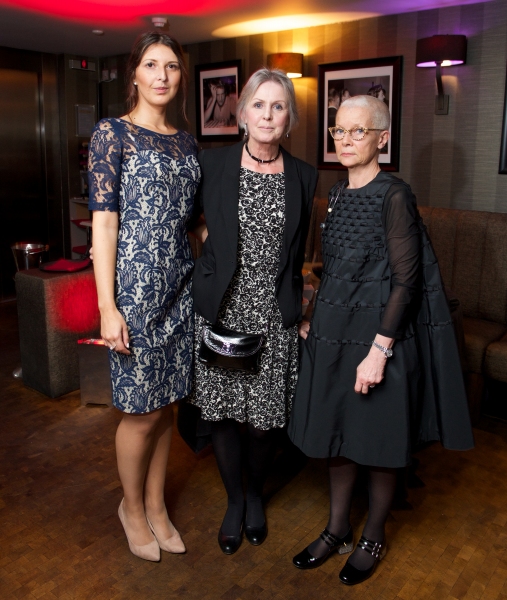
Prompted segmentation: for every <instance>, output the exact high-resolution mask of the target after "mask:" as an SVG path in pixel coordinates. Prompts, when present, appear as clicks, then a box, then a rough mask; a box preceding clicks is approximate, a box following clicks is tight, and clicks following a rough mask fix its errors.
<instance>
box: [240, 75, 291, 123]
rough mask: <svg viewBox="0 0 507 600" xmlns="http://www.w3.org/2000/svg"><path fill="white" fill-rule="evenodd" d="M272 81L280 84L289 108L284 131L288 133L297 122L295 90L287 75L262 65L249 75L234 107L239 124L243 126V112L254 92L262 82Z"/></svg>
mask: <svg viewBox="0 0 507 600" xmlns="http://www.w3.org/2000/svg"><path fill="white" fill-rule="evenodd" d="M268 81H273V82H274V83H278V84H279V85H281V86H282V88H283V90H284V92H285V97H286V99H287V107H288V110H289V124H288V125H287V130H286V132H285V133H289V131H290V130H291V129H293V128H294V127H296V125H297V124H298V122H299V115H298V107H297V104H296V92H295V91H294V85H293V83H292V81H291V80H290V79H289V78H288V77H287V75H286V74H285V73H284V72H283V71H281V70H280V69H268V68H267V67H263V68H262V69H259V70H258V71H255V73H253V74H252V75H251V76H250V79H249V80H248V81H247V82H246V84H245V87H244V88H243V90H242V92H241V94H240V96H239V100H238V105H237V108H236V114H237V115H238V123H239V126H240V127H242V128H243V129H244V128H245V120H244V113H245V110H246V107H247V105H248V103H249V102H250V100H251V99H252V98H253V97H254V96H255V92H256V91H257V89H258V88H259V86H261V85H262V84H263V83H266V82H268Z"/></svg>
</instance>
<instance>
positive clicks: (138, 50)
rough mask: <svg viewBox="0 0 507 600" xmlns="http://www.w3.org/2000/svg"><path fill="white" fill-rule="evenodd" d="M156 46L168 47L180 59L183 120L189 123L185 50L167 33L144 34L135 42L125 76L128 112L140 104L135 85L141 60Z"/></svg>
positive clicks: (152, 32)
mask: <svg viewBox="0 0 507 600" xmlns="http://www.w3.org/2000/svg"><path fill="white" fill-rule="evenodd" d="M154 44H162V45H163V46H167V47H168V48H170V49H171V50H172V51H173V52H174V54H175V55H176V58H177V59H178V64H179V66H180V72H181V82H180V90H181V94H182V104H181V112H182V114H183V118H184V119H185V121H186V122H187V123H188V118H187V111H186V106H187V93H188V69H187V65H186V64H185V59H184V56H183V49H182V48H181V46H180V44H179V42H177V41H176V40H175V39H174V38H172V37H170V36H169V35H167V34H166V33H160V32H159V31H149V32H147V33H142V34H141V35H140V36H139V37H138V38H137V40H136V41H135V42H134V46H133V48H132V52H131V53H130V56H129V59H128V62H127V71H126V74H125V79H126V84H127V110H128V112H129V113H130V112H132V111H133V110H134V108H135V107H136V106H137V103H138V102H139V93H138V91H137V87H136V86H135V85H134V78H135V75H136V69H137V67H138V66H139V65H140V64H141V60H142V59H143V56H144V55H145V53H146V51H147V50H148V48H149V47H150V46H153V45H154Z"/></svg>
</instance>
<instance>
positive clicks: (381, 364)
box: [354, 348, 387, 394]
mask: <svg viewBox="0 0 507 600" xmlns="http://www.w3.org/2000/svg"><path fill="white" fill-rule="evenodd" d="M386 362H387V358H386V357H385V355H384V354H383V353H382V352H379V351H378V350H377V349H376V348H375V349H373V350H370V352H369V354H368V356H367V357H366V358H365V359H364V360H363V362H362V363H360V364H359V366H358V367H357V371H356V385H355V386H354V391H355V392H356V394H367V393H368V392H369V391H370V388H374V387H375V386H376V385H377V383H380V382H381V381H382V379H384V369H385V366H386Z"/></svg>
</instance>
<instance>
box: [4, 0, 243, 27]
mask: <svg viewBox="0 0 507 600" xmlns="http://www.w3.org/2000/svg"><path fill="white" fill-rule="evenodd" d="M245 3H246V2H245V1H244V0H236V1H233V0H186V1H185V2H178V1H176V0H172V1H171V0H169V1H167V0H165V1H161V0H70V1H65V2H64V1H62V0H0V6H2V5H3V6H7V7H12V8H17V9H20V8H21V9H25V10H27V11H30V12H37V13H42V14H46V15H49V16H52V17H60V18H63V19H70V20H74V21H81V22H89V23H100V22H105V21H109V22H113V23H114V22H116V23H123V24H125V23H127V22H137V21H139V19H140V18H141V17H144V16H146V15H155V16H156V15H167V14H173V15H202V14H207V13H209V12H210V11H211V10H221V9H226V8H228V7H230V6H232V5H235V6H237V5H238V4H239V5H241V4H245Z"/></svg>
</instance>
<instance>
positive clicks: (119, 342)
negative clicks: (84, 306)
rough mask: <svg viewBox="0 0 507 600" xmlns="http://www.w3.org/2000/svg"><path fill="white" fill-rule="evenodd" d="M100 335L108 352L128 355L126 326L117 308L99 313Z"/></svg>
mask: <svg viewBox="0 0 507 600" xmlns="http://www.w3.org/2000/svg"><path fill="white" fill-rule="evenodd" d="M100 334H101V336H102V339H103V340H104V341H105V342H106V345H107V346H108V347H109V349H110V350H114V351H115V352H119V353H120V354H130V350H129V349H128V348H129V333H128V329H127V324H126V323H125V319H124V318H123V317H122V315H121V314H120V312H119V311H118V309H117V308H112V309H108V310H104V311H101V313H100Z"/></svg>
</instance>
